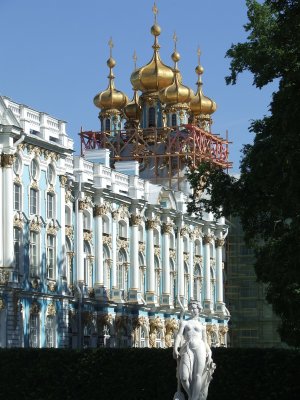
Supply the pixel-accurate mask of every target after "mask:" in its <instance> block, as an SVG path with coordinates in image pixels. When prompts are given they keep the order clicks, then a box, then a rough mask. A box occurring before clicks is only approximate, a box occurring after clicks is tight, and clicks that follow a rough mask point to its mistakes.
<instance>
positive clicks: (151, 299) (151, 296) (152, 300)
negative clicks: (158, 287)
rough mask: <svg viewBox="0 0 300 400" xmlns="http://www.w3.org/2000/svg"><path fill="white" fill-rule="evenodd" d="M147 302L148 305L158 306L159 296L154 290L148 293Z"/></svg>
mask: <svg viewBox="0 0 300 400" xmlns="http://www.w3.org/2000/svg"><path fill="white" fill-rule="evenodd" d="M146 303H147V304H148V305H153V306H158V297H157V295H156V294H155V293H154V292H147V293H146Z"/></svg>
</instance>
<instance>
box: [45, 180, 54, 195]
mask: <svg viewBox="0 0 300 400" xmlns="http://www.w3.org/2000/svg"><path fill="white" fill-rule="evenodd" d="M47 193H50V194H55V189H54V186H53V185H52V184H51V183H50V185H49V186H48V189H47Z"/></svg>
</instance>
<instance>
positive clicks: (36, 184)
mask: <svg viewBox="0 0 300 400" xmlns="http://www.w3.org/2000/svg"><path fill="white" fill-rule="evenodd" d="M30 189H34V190H39V185H38V183H37V181H36V180H33V181H31V183H30Z"/></svg>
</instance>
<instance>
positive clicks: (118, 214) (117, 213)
mask: <svg viewBox="0 0 300 400" xmlns="http://www.w3.org/2000/svg"><path fill="white" fill-rule="evenodd" d="M112 217H113V219H114V220H115V221H118V220H120V219H123V220H124V219H127V218H128V217H129V211H128V207H127V206H126V205H124V204H121V205H120V207H119V208H118V209H117V210H114V211H113V212H112Z"/></svg>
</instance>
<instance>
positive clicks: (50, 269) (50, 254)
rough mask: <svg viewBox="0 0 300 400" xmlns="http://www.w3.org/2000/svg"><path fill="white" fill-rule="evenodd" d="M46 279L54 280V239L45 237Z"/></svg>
mask: <svg viewBox="0 0 300 400" xmlns="http://www.w3.org/2000/svg"><path fill="white" fill-rule="evenodd" d="M46 250H47V252H46V254H47V278H48V279H55V277H56V237H55V236H54V235H47V249H46Z"/></svg>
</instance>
